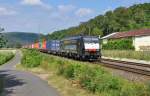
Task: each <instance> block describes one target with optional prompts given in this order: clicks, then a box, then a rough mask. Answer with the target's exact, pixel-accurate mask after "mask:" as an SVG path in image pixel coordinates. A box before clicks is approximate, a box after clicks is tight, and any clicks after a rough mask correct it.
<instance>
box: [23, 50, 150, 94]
mask: <svg viewBox="0 0 150 96" xmlns="http://www.w3.org/2000/svg"><path fill="white" fill-rule="evenodd" d="M23 54H24V56H23V58H22V67H23V68H25V69H28V70H30V71H31V70H32V72H35V73H37V74H38V75H39V74H41V73H42V74H43V73H45V74H47V76H46V78H47V80H48V81H49V83H50V84H51V85H54V86H55V87H56V88H57V89H58V90H59V91H60V93H62V96H150V87H149V86H148V84H147V85H145V84H142V83H136V82H129V81H127V80H125V79H122V78H120V77H116V76H113V75H112V74H111V73H109V72H107V71H106V70H105V69H104V68H103V67H101V66H99V65H91V64H88V63H83V62H78V61H74V60H68V59H65V58H61V57H56V56H51V55H46V54H42V53H40V52H38V51H35V50H23ZM34 69H36V70H34ZM33 70H34V71H33ZM41 70H42V71H41ZM43 76H44V75H43Z"/></svg>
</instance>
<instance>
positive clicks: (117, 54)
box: [102, 50, 150, 61]
mask: <svg viewBox="0 0 150 96" xmlns="http://www.w3.org/2000/svg"><path fill="white" fill-rule="evenodd" d="M102 55H103V56H105V57H113V58H127V59H137V60H146V61H150V51H149V52H143V51H132V50H123V51H120V50H102Z"/></svg>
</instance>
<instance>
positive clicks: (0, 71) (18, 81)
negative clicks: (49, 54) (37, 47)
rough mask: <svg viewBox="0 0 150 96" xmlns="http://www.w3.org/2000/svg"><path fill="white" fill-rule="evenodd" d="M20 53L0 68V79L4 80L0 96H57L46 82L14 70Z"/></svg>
mask: <svg viewBox="0 0 150 96" xmlns="http://www.w3.org/2000/svg"><path fill="white" fill-rule="evenodd" d="M20 60H21V52H20V51H17V52H16V56H15V57H14V58H13V60H11V61H10V62H8V63H7V64H4V65H3V66H1V67H0V78H1V77H3V78H5V89H4V93H3V94H2V96H59V94H58V92H57V91H56V89H54V88H52V87H50V86H49V85H48V83H47V82H46V81H43V80H41V79H40V78H39V77H37V76H34V75H33V74H31V73H28V72H22V71H17V70H15V68H14V66H15V65H16V64H19V63H20Z"/></svg>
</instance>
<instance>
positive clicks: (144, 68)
mask: <svg viewBox="0 0 150 96" xmlns="http://www.w3.org/2000/svg"><path fill="white" fill-rule="evenodd" d="M90 63H91V62H90ZM93 63H94V64H101V65H103V66H105V67H110V68H114V69H119V70H124V71H127V72H132V73H136V74H140V75H146V76H150V64H142V63H135V62H127V61H119V60H112V59H103V58H102V59H101V62H93Z"/></svg>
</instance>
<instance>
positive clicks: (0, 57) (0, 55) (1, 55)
mask: <svg viewBox="0 0 150 96" xmlns="http://www.w3.org/2000/svg"><path fill="white" fill-rule="evenodd" d="M13 57H14V54H13V53H12V52H0V65H2V64H4V63H6V62H7V61H9V60H10V59H12V58H13Z"/></svg>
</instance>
